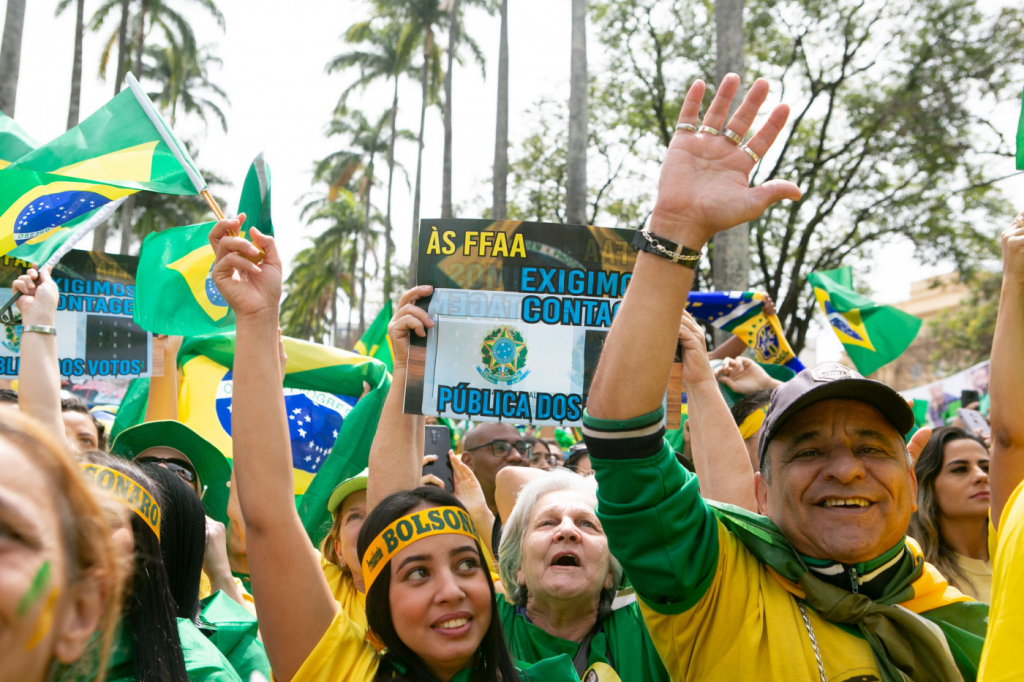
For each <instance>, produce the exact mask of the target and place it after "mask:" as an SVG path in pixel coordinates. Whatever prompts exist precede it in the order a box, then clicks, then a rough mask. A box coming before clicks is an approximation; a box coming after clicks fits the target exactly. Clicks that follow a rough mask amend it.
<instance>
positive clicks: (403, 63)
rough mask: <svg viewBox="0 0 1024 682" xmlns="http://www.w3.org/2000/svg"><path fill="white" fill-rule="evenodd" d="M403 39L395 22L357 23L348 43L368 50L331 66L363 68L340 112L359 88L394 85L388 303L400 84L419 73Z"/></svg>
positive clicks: (342, 56) (386, 231)
mask: <svg viewBox="0 0 1024 682" xmlns="http://www.w3.org/2000/svg"><path fill="white" fill-rule="evenodd" d="M402 37H403V31H402V27H401V25H400V24H398V23H395V22H390V23H388V24H386V25H385V26H384V27H383V28H380V29H376V28H373V27H372V26H371V22H369V21H364V22H360V23H357V24H353V25H352V26H350V27H349V29H348V31H346V32H345V41H346V42H348V43H354V44H361V45H365V48H364V49H362V50H357V51H354V52H345V53H342V54H339V55H337V56H336V57H334V59H332V60H331V61H329V62H328V63H327V73H334V72H335V71H340V70H342V69H346V68H349V67H359V78H358V79H357V80H356V81H355V82H354V83H352V84H351V85H349V86H348V87H347V88H345V90H344V91H343V92H342V93H341V97H340V99H339V100H338V111H343V110H344V109H345V103H346V100H347V98H348V95H349V93H351V92H352V91H353V90H354V89H356V88H359V89H365V88H366V86H367V85H369V84H370V83H373V82H374V81H377V80H379V79H390V80H392V81H393V84H394V95H393V97H392V101H391V112H390V116H391V122H390V126H391V136H390V139H389V142H388V199H387V213H386V214H385V218H384V300H385V301H386V300H388V299H390V298H391V291H392V287H393V283H392V274H391V270H392V265H391V261H392V258H393V253H394V249H395V244H394V240H393V238H392V234H391V195H392V186H393V183H394V177H395V142H396V141H397V139H398V128H397V122H398V82H399V79H400V77H401V76H402V75H410V74H413V73H415V72H414V71H413V70H411V69H410V68H409V58H410V53H411V48H412V45H411V44H410V43H409V41H408V40H404V41H403V40H402Z"/></svg>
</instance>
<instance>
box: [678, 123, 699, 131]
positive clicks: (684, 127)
mask: <svg viewBox="0 0 1024 682" xmlns="http://www.w3.org/2000/svg"><path fill="white" fill-rule="evenodd" d="M676 130H685V131H686V132H688V133H695V132H697V126H695V125H693V124H692V123H680V124H679V125H677V126H676Z"/></svg>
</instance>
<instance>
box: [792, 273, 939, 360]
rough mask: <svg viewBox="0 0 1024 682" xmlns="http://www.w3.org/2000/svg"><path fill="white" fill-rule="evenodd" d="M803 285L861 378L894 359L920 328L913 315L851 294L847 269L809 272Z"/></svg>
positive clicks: (854, 292) (851, 274)
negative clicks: (810, 290) (811, 292)
mask: <svg viewBox="0 0 1024 682" xmlns="http://www.w3.org/2000/svg"><path fill="white" fill-rule="evenodd" d="M807 281H808V282H810V283H811V286H812V287H813V288H814V297H815V298H816V299H817V300H818V305H819V306H821V310H822V312H823V313H825V317H826V318H828V323H829V325H830V326H831V327H832V331H834V332H835V333H836V336H837V337H839V341H840V342H841V343H842V344H843V348H844V349H845V350H846V354H847V355H849V356H850V360H852V361H853V364H854V365H856V366H857V371H858V372H860V373H861V374H863V375H864V376H867V375H868V374H871V373H872V372H874V371H875V370H877V369H878V368H879V367H881V366H883V365H886V364H888V363H890V362H892V361H893V360H895V359H896V358H898V357H899V356H900V354H902V353H903V351H905V350H906V349H907V346H909V345H910V344H911V343H912V342H913V340H914V337H916V336H917V331H918V329H920V328H921V320H919V319H918V318H916V317H914V316H913V315H910V314H908V313H905V312H903V311H902V310H898V309H896V308H893V307H892V306H888V305H878V304H877V303H875V302H874V301H872V300H870V299H868V298H865V297H863V296H861V295H860V294H858V293H857V292H856V291H854V289H853V271H852V270H851V269H850V268H849V267H845V268H837V269H835V270H824V271H822V272H812V273H811V274H809V275H807Z"/></svg>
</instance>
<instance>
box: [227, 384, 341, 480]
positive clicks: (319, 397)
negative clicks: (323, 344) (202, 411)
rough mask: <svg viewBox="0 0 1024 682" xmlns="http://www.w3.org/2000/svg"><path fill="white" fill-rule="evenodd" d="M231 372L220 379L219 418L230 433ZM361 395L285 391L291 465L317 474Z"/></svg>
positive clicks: (229, 433)
mask: <svg viewBox="0 0 1024 682" xmlns="http://www.w3.org/2000/svg"><path fill="white" fill-rule="evenodd" d="M231 390H232V381H231V371H230V370H228V372H227V374H225V375H224V378H223V379H221V382H220V386H219V387H218V389H217V398H216V408H217V418H218V419H219V421H220V425H221V426H222V427H223V428H224V430H225V431H226V432H227V433H228V435H231ZM357 400H358V398H356V397H352V396H339V395H334V394H332V393H323V392H321V391H298V390H295V389H288V388H286V389H285V390H284V406H285V410H286V411H287V413H288V432H289V435H290V436H291V441H292V467H293V468H295V469H301V470H303V471H308V472H310V473H314V474H315V473H316V472H317V471H318V470H319V469H320V467H321V466H322V465H323V463H324V460H325V459H327V455H329V454H330V452H331V449H332V448H333V447H334V441H336V440H337V439H338V432H339V431H340V429H341V424H342V422H343V421H345V417H346V416H348V413H349V412H351V411H352V407H353V406H354V405H355V404H356V401H357Z"/></svg>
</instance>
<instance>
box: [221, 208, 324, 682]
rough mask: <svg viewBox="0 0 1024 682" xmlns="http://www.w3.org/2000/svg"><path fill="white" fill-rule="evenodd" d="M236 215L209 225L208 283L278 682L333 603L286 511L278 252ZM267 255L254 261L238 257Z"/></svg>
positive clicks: (289, 492)
mask: <svg viewBox="0 0 1024 682" xmlns="http://www.w3.org/2000/svg"><path fill="white" fill-rule="evenodd" d="M244 219H245V217H244V215H242V216H239V217H238V218H235V219H230V220H222V221H220V222H219V223H217V225H216V226H215V227H214V228H213V230H212V231H211V233H210V244H211V245H212V246H213V250H214V253H216V254H217V261H216V263H215V265H214V268H213V275H212V276H213V281H214V283H215V284H216V286H217V289H218V290H219V291H220V293H221V295H223V296H224V299H225V300H226V301H227V302H228V305H230V306H231V309H232V310H233V311H234V312H235V317H236V320H237V321H236V324H235V328H236V334H235V363H234V367H233V372H234V390H233V395H232V417H231V432H232V444H233V448H234V452H235V458H234V474H235V483H236V484H237V485H238V501H239V504H240V506H241V507H242V516H243V517H244V518H245V527H246V547H247V549H248V553H249V570H250V574H251V576H252V588H253V596H254V597H255V599H256V601H258V602H259V605H260V606H259V610H260V631H261V633H262V635H263V643H264V645H265V646H266V649H267V657H268V658H269V659H270V664H271V667H272V668H273V669H274V675H275V677H276V678H277V679H278V680H282V681H284V682H287V681H288V680H291V678H292V677H293V676H294V675H295V673H296V671H298V669H299V666H301V665H302V663H303V661H304V660H305V659H306V658H307V656H308V655H309V654H310V652H312V650H313V648H314V647H315V646H316V644H317V643H318V642H319V641H320V639H321V637H323V634H324V633H325V632H326V631H327V628H328V627H329V626H330V624H331V621H332V620H333V619H334V616H335V614H336V613H337V610H338V603H337V602H336V601H335V600H334V598H333V597H332V596H331V591H330V589H329V588H328V585H327V580H326V579H325V578H324V574H323V571H321V569H320V562H319V560H318V558H317V555H316V552H315V550H314V549H313V547H312V545H310V543H309V539H308V537H307V536H306V532H305V530H304V529H303V527H302V522H301V521H300V520H299V515H298V512H297V511H296V509H295V495H294V488H293V482H292V461H291V441H290V439H289V437H288V419H287V416H286V414H285V407H284V391H283V390H282V388H281V386H282V384H283V377H282V374H281V365H280V362H279V358H278V332H277V327H278V304H279V302H280V300H281V258H280V255H279V253H278V251H277V246H276V245H275V244H274V240H273V239H272V238H270V237H267V236H264V235H263V234H262V233H261V232H260V231H259V230H258V229H256V228H252V229H251V230H250V232H249V234H250V237H251V238H252V240H253V242H252V243H250V242H248V241H246V240H244V239H242V238H240V237H234V236H230V235H232V234H237V232H238V230H239V229H240V228H241V225H242V223H243V221H244ZM257 246H258V247H260V248H262V249H263V251H264V252H265V253H266V256H265V257H264V259H263V261H262V262H261V263H260V265H255V264H253V263H251V262H250V261H249V260H247V259H246V257H245V256H250V257H256V256H257V255H258V253H259V249H258V248H257Z"/></svg>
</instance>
